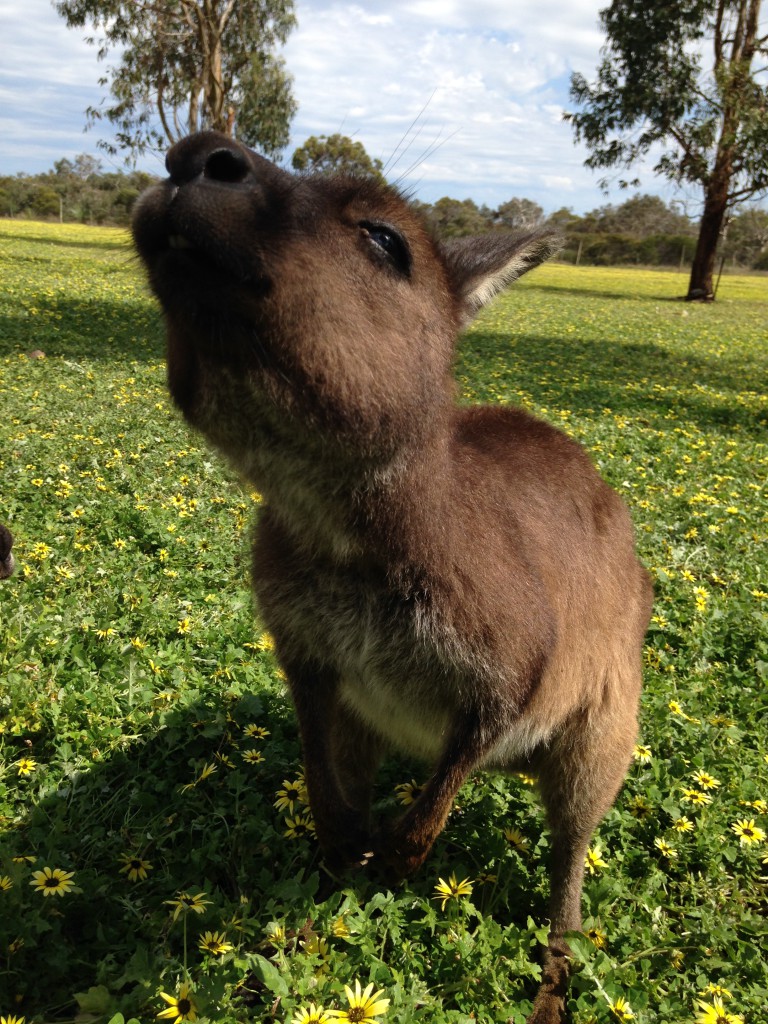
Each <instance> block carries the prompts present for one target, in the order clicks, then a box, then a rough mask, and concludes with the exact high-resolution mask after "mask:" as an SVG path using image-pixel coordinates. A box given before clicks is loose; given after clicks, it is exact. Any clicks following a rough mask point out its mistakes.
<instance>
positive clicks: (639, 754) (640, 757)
mask: <svg viewBox="0 0 768 1024" xmlns="http://www.w3.org/2000/svg"><path fill="white" fill-rule="evenodd" d="M632 757H634V759H635V760H636V761H639V762H640V764H648V762H649V761H650V760H651V758H652V757H653V754H652V752H651V748H650V747H645V746H642V745H641V744H639V743H636V744H635V749H634V750H633V751H632Z"/></svg>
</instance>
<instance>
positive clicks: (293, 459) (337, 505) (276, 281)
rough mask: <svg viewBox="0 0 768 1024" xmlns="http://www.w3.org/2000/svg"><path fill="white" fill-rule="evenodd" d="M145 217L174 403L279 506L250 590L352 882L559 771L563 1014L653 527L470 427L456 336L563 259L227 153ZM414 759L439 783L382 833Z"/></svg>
mask: <svg viewBox="0 0 768 1024" xmlns="http://www.w3.org/2000/svg"><path fill="white" fill-rule="evenodd" d="M168 169H169V173H170V178H169V180H168V181H167V182H166V183H165V184H163V185H160V186H158V187H156V188H154V189H152V190H150V191H149V192H148V193H147V194H145V196H144V197H143V198H142V200H141V201H140V203H139V206H138V208H137V211H136V214H135V218H134V235H135V239H136V244H137V247H138V250H139V252H140V254H141V256H142V257H143V259H144V261H145V262H146V264H147V267H148V270H149V275H150V280H151V283H152V286H153V288H154V290H155V292H156V293H157V295H158V297H159V298H160V301H161V303H162V305H163V307H164V310H165V314H166V320H167V327H168V374H169V383H170V388H171V391H172V393H173V396H174V398H175V400H176V402H177V403H178V405H179V406H180V408H181V409H182V411H183V412H184V414H185V416H186V417H187V418H188V419H189V421H190V422H191V423H192V424H193V425H195V426H196V427H197V428H198V429H200V430H201V431H203V433H205V434H206V435H207V436H208V438H209V439H210V440H211V441H212V442H213V443H214V444H215V445H216V446H217V447H218V448H220V449H221V450H222V451H223V452H224V453H225V454H226V455H227V456H228V457H229V458H230V459H231V460H232V461H233V462H234V464H235V465H236V466H237V467H238V468H239V469H240V470H241V472H242V473H243V474H244V476H245V477H246V478H247V479H248V480H249V481H250V482H251V483H252V484H253V485H255V486H256V487H257V488H258V489H259V490H260V491H262V493H263V495H264V497H265V508H264V510H263V513H262V515H261V516H260V518H259V522H258V526H257V531H256V539H255V544H254V558H253V582H254V588H255V591H256V594H257V597H258V601H259V605H260V608H261V613H262V615H263V617H264V620H265V622H266V624H267V626H268V627H269V629H270V630H271V631H272V633H273V634H274V636H275V640H276V645H277V651H278V655H279V658H280V660H281V663H282V665H283V667H284V668H285V671H286V674H287V678H288V683H289V687H290V690H291V694H292V697H293V700H294V703H295V706H296V711H297V715H298V720H299V728H300V731H301V737H302V744H303V748H304V758H305V765H306V776H307V783H308V787H309V795H310V801H311V805H312V812H313V815H314V819H315V823H316V827H317V833H318V837H319V840H320V843H321V845H322V847H323V850H324V853H325V857H326V861H327V863H328V864H329V865H330V866H331V867H332V868H334V869H335V868H343V867H345V866H349V865H353V864H359V863H361V862H365V861H367V860H369V859H370V858H371V857H373V859H374V862H379V863H383V864H384V865H386V866H388V867H389V868H390V869H391V870H393V871H394V872H396V873H398V874H401V875H402V874H407V873H410V872H412V871H415V870H416V869H417V868H418V867H419V866H420V864H421V863H422V861H423V860H424V858H425V857H426V856H427V854H428V853H429V850H430V848H431V846H432V844H433V843H434V841H435V839H436V837H437V836H438V834H439V833H440V830H441V829H442V827H443V825H444V823H445V819H446V817H447V815H448V813H449V811H450V808H451V805H452V802H453V799H454V797H455V795H456V793H457V791H458V789H459V787H460V786H461V785H462V783H463V782H464V781H465V779H466V778H467V775H468V773H469V772H471V771H473V770H474V769H476V768H477V767H479V766H487V767H489V768H495V769H499V770H506V771H508V770H511V769H520V768H525V770H526V771H531V772H534V773H536V774H537V775H538V778H539V783H540V789H541V794H542V798H543V800H544V803H545V806H546V809H547V815H548V819H549V823H550V826H551V829H552V853H553V870H552V893H551V919H552V929H551V932H552V939H551V944H550V948H549V951H548V953H547V956H546V962H545V969H544V976H543V980H542V984H541V988H540V990H539V993H538V995H537V998H536V1002H535V1006H534V1010H533V1013H532V1016H531V1017H530V1022H531V1024H555V1022H559V1021H561V1020H563V1019H564V1015H565V985H566V978H567V968H566V956H565V954H566V952H567V950H566V947H565V946H564V943H563V942H562V940H561V936H562V935H563V933H564V932H566V931H568V930H574V929H578V928H580V926H581V915H580V896H581V886H582V877H583V870H584V856H585V852H586V849H587V846H588V843H589V840H590V837H591V835H592V832H593V830H594V829H595V827H596V825H597V824H598V822H599V821H600V819H601V817H602V816H603V814H604V813H605V811H606V810H607V808H608V807H609V806H610V805H611V803H612V801H613V800H614V798H615V796H616V793H617V791H618V789H619V786H620V785H621V782H622V780H623V778H624V775H625V772H626V768H627V764H628V762H629V759H630V756H631V751H632V746H633V743H634V740H635V733H636V713H637V705H638V697H639V693H640V683H641V680H640V655H641V646H642V641H643V636H644V633H645V629H646V626H647V623H648V617H649V614H650V605H651V588H650V584H649V581H648V576H647V574H646V572H645V571H644V570H643V569H642V567H641V566H640V564H639V562H638V560H637V557H636V555H635V551H634V542H633V535H632V528H631V525H630V520H629V515H628V513H627V510H626V508H625V506H624V504H623V502H622V501H621V499H620V498H619V497H618V496H617V495H616V494H615V493H614V492H613V491H612V490H611V489H610V488H609V487H607V485H606V484H605V483H604V482H603V481H602V480H601V479H600V477H599V476H598V474H597V473H596V472H595V470H594V468H593V467H592V465H591V463H590V462H589V460H588V458H587V457H586V455H585V454H584V452H583V451H582V449H581V448H580V447H579V446H578V445H577V444H576V443H575V442H573V441H572V440H570V439H569V438H568V437H566V436H565V435H564V434H562V433H560V432H559V431H557V430H555V429H554V428H553V427H550V426H548V425H547V424H545V423H543V422H541V421H539V420H537V419H534V418H533V417H531V416H529V415H528V414H526V413H524V412H522V411H520V410H516V409H511V408H501V407H475V408H460V407H458V406H457V405H456V402H455V397H454V385H453V383H452V377H451V369H452V363H453V358H454V347H455V343H456V337H457V333H458V331H459V329H460V327H461V325H462V324H464V323H466V322H467V321H468V320H469V319H471V317H472V316H473V315H474V313H475V312H476V310H477V309H478V308H480V307H481V306H482V305H483V304H484V303H485V302H487V301H488V300H489V299H490V298H491V297H492V296H493V294H495V293H496V292H497V291H498V290H499V289H500V288H502V287H505V286H506V285H507V284H509V283H510V282H511V281H512V280H514V278H516V277H518V276H519V275H520V274H521V273H524V272H525V271H527V270H528V269H530V268H531V267H533V266H535V265H536V264H537V263H539V262H541V260H542V259H544V258H546V256H547V255H549V253H550V252H551V251H552V248H553V245H554V242H553V239H552V238H551V237H550V236H549V235H548V234H546V233H533V234H531V235H527V236H523V237H522V238H514V237H510V236H507V235H491V236H488V237H487V238H482V239H473V240H469V241H460V242H454V243H451V244H450V245H446V246H442V247H441V246H439V245H437V244H435V242H433V241H432V239H431V238H430V237H429V235H428V234H427V233H426V232H425V230H424V228H423V226H422V224H421V222H420V220H419V218H418V217H417V216H416V215H415V213H414V212H413V211H412V210H411V208H410V207H409V206H408V204H407V203H406V202H405V201H404V200H403V199H402V198H401V197H400V196H399V195H398V194H397V193H396V192H395V191H394V190H392V189H389V188H387V187H385V186H381V185H379V184H376V183H371V182H364V181H359V180H354V179H344V178H335V179H327V178H320V177H311V178H296V177H294V176H292V175H290V174H288V173H286V172H285V171H282V170H279V169H278V168H276V167H275V166H274V165H272V164H270V163H269V162H268V161H266V160H264V159H263V158H261V157H258V156H256V155H255V154H253V153H251V152H250V151H248V150H246V149H245V148H244V147H242V146H240V145H239V144H238V143H235V142H233V141H232V140H230V139H227V138H225V137H224V136H221V135H217V134H216V133H205V134H203V135H200V136H194V137H192V138H191V139H187V140H185V141H184V142H182V143H180V144H179V145H178V146H176V147H175V148H174V149H173V150H172V151H171V153H170V154H169V157H168ZM388 747H399V748H401V749H403V750H405V751H407V752H410V753H411V754H414V755H417V756H421V757H424V758H426V759H428V760H429V761H431V763H432V764H433V766H434V768H433V774H432V776H431V778H430V780H429V782H428V783H427V785H426V787H425V789H424V792H423V794H422V795H421V797H420V798H419V800H418V801H417V802H416V803H415V804H414V805H413V806H412V807H411V808H409V810H408V811H407V812H406V813H405V815H404V816H403V817H402V818H401V819H400V820H399V821H397V822H395V823H394V824H393V825H390V826H389V827H388V828H386V829H383V830H381V831H379V832H374V833H371V831H370V823H369V820H368V817H369V804H370V793H371V786H372V782H373V779H374V775H375V773H376V770H377V768H378V764H379V761H380V758H381V756H382V755H383V753H384V751H385V750H386V749H387V748H388Z"/></svg>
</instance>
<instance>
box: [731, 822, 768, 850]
mask: <svg viewBox="0 0 768 1024" xmlns="http://www.w3.org/2000/svg"><path fill="white" fill-rule="evenodd" d="M731 832H735V833H736V835H737V836H738V837H739V842H740V843H741V845H742V846H749V844H750V843H762V841H763V840H764V839H765V832H764V831H763V829H761V828H760V827H759V825H756V824H755V819H754V818H742V819H741V821H735V822H734V823H733V825H731Z"/></svg>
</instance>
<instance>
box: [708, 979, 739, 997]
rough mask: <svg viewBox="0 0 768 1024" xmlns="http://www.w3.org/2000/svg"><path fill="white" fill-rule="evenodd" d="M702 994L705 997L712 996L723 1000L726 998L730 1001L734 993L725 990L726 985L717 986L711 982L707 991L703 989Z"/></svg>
mask: <svg viewBox="0 0 768 1024" xmlns="http://www.w3.org/2000/svg"><path fill="white" fill-rule="evenodd" d="M701 994H702V995H703V996H705V995H710V996H719V997H721V998H723V997H725V998H726V999H730V998H731V996H732V993H731V992H729V991H728V989H727V988H725V986H724V985H716V984H715V983H714V982H712V981H710V982H709V984H708V985H707V987H706V988H705V989H702V992H701Z"/></svg>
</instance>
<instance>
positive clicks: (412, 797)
mask: <svg viewBox="0 0 768 1024" xmlns="http://www.w3.org/2000/svg"><path fill="white" fill-rule="evenodd" d="M423 789H424V787H423V786H422V785H420V784H419V783H418V782H417V781H416V780H415V779H411V781H410V782H401V783H400V784H399V785H398V786H395V793H396V794H397V799H398V801H399V802H400V803H401V804H403V806H405V807H407V806H408V805H409V804H412V803H415V802H416V800H418V798H419V796H420V795H421V791H422V790H423Z"/></svg>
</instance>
